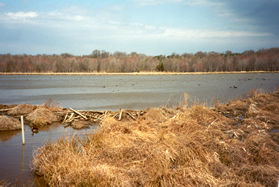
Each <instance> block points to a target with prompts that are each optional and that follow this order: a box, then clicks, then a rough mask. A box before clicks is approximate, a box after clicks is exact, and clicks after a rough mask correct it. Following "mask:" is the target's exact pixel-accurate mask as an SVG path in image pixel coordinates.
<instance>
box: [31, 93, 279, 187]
mask: <svg viewBox="0 0 279 187" xmlns="http://www.w3.org/2000/svg"><path fill="white" fill-rule="evenodd" d="M278 96H279V92H278V91H277V92H274V93H272V94H256V95H254V96H253V97H251V98H247V99H244V100H240V101H233V102H231V103H229V104H228V105H221V104H219V106H218V107H216V111H213V110H209V109H208V108H206V107H202V106H194V107H191V108H188V109H186V108H177V109H167V108H161V109H150V110H148V111H146V113H145V114H144V115H143V116H141V117H140V118H138V119H137V120H136V121H117V120H115V119H114V118H112V117H107V118H105V119H104V120H103V122H102V124H101V128H100V129H98V130H97V132H96V133H94V134H91V135H87V136H86V137H85V138H79V137H72V138H70V139H67V138H61V139H60V140H59V141H58V142H56V143H54V144H50V143H48V144H46V145H44V146H43V147H40V148H39V149H38V150H37V151H36V153H35V155H34V160H33V170H34V172H35V173H36V174H38V175H42V176H43V178H44V179H45V181H46V182H47V183H48V184H49V185H50V186H74V185H77V186H276V185H277V181H278V174H279V142H277V141H275V139H273V138H271V136H270V135H269V129H271V128H273V127H274V126H276V125H275V124H274V122H276V124H278V123H279V120H278V117H277V116H278V115H276V114H277V113H274V111H278V109H279V107H278V106H279V97H278ZM271 98H272V99H271ZM251 104H253V105H254V106H253V107H254V109H255V110H253V109H251ZM249 108H250V112H248V111H249ZM251 112H252V113H253V114H251ZM223 114H227V115H228V116H229V117H226V116H224V115H223ZM266 115H267V116H266ZM239 116H242V117H243V118H244V119H242V118H241V119H240V118H239ZM239 123H240V124H239ZM277 137H278V134H277Z"/></svg>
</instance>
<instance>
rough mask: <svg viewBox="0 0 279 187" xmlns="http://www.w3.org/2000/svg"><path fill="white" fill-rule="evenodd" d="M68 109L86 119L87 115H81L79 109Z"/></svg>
mask: <svg viewBox="0 0 279 187" xmlns="http://www.w3.org/2000/svg"><path fill="white" fill-rule="evenodd" d="M69 109H70V110H71V111H73V112H75V113H76V114H78V115H80V116H81V117H83V118H84V119H86V120H87V117H86V116H85V115H83V114H82V113H80V112H79V111H77V110H74V109H72V108H69Z"/></svg>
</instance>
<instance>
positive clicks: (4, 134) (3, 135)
mask: <svg viewBox="0 0 279 187" xmlns="http://www.w3.org/2000/svg"><path fill="white" fill-rule="evenodd" d="M19 133H20V130H16V131H0V141H1V142H6V141H8V140H9V139H11V138H12V137H14V136H16V135H18V134H19Z"/></svg>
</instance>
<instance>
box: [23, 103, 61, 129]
mask: <svg viewBox="0 0 279 187" xmlns="http://www.w3.org/2000/svg"><path fill="white" fill-rule="evenodd" d="M26 119H27V120H28V121H30V125H31V126H33V127H42V126H46V125H50V124H52V123H55V122H58V121H60V120H61V118H60V117H59V116H58V115H56V114H55V113H54V112H52V111H51V110H49V109H48V108H46V107H38V108H37V109H36V110H34V111H33V112H31V113H30V114H28V115H27V116H26Z"/></svg>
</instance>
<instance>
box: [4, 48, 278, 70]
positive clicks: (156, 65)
mask: <svg viewBox="0 0 279 187" xmlns="http://www.w3.org/2000/svg"><path fill="white" fill-rule="evenodd" d="M140 71H162V72H164V71H165V72H221V71H279V48H271V49H261V50H258V51H253V50H249V51H244V52H242V53H233V52H231V51H226V52H225V53H216V52H209V53H206V52H197V53H194V54H192V53H184V54H175V53H173V54H172V55H168V56H166V55H159V56H147V55H144V54H138V53H136V52H132V53H129V54H127V53H124V52H114V53H109V52H106V51H101V50H94V51H93V52H92V53H91V54H90V55H83V56H74V55H71V54H68V53H63V54H61V55H11V54H2V55H0V72H140Z"/></svg>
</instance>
